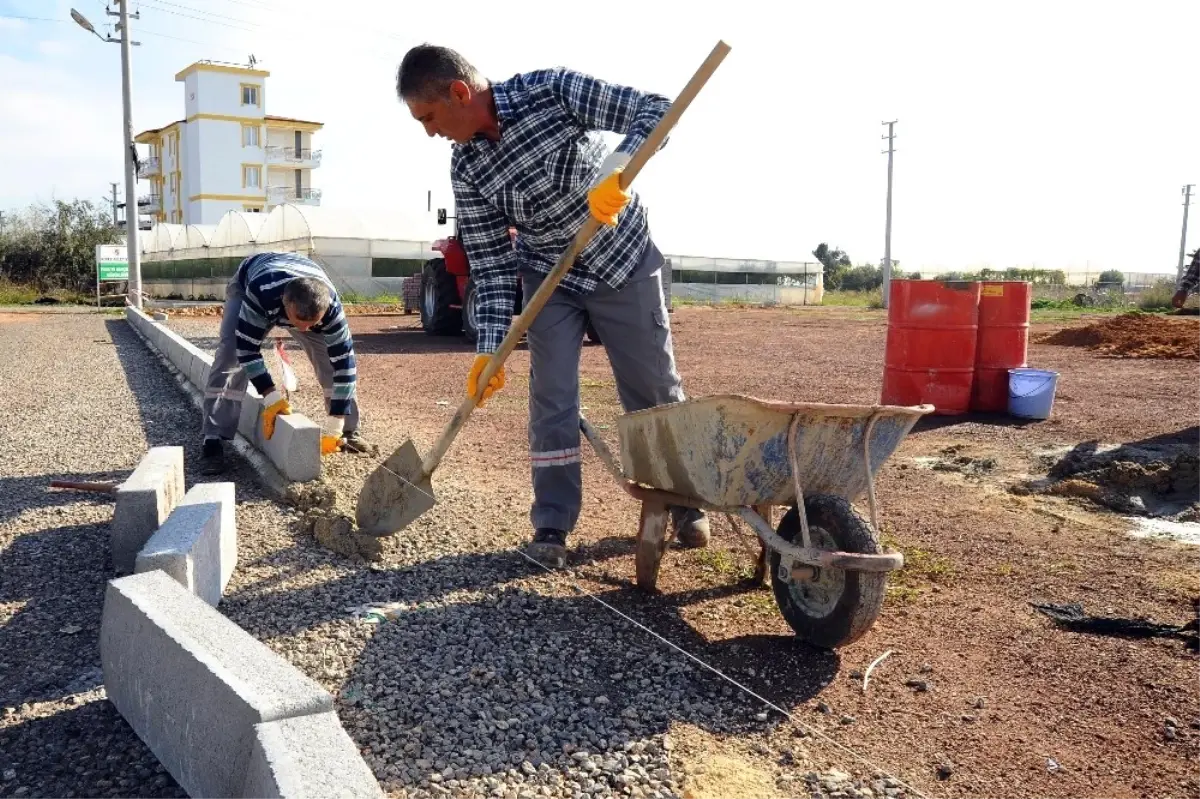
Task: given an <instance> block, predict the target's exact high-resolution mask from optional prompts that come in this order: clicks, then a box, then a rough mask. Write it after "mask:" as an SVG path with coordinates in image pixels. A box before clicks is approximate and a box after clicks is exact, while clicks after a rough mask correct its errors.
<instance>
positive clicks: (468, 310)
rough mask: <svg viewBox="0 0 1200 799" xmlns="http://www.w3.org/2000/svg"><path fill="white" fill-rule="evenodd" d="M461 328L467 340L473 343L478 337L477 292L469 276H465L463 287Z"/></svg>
mask: <svg viewBox="0 0 1200 799" xmlns="http://www.w3.org/2000/svg"><path fill="white" fill-rule="evenodd" d="M462 328H463V335H465V336H466V337H467V341H469V342H471V343H472V344H474V343H475V341H476V340H477V339H478V338H479V292H478V291H476V290H475V281H474V280H472V279H471V278H467V287H466V288H465V289H463V304H462Z"/></svg>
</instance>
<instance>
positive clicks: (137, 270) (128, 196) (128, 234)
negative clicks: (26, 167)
mask: <svg viewBox="0 0 1200 799" xmlns="http://www.w3.org/2000/svg"><path fill="white" fill-rule="evenodd" d="M117 7H118V10H117V11H112V10H110V9H109V7H108V5H107V4H105V6H104V13H105V14H107V15H108V16H110V17H117V18H118V20H119V21H118V22H117V30H118V31H119V32H120V34H121V38H120V39H114V38H113V37H112V36H101V35H100V34H99V33H97V32H96V28H95V26H93V25H92V23H91V22H89V21H88V19H87V17H85V16H84V15H83V14H80V13H79V12H78V11H76V10H75V9H73V8H72V9H71V19H73V20H75V23H76V24H77V25H78V26H79V27H81V28H83V29H84V30H85V31H87V32H88V33H90V34H92V35H93V36H95V37H96V38H97V39H99V40H100V41H102V42H114V43H116V44H119V45H121V106H122V108H121V110H122V117H123V119H122V125H121V147H122V148H123V149H124V150H125V248H126V250H127V251H128V254H127V260H128V262H129V295H127V296H126V298H125V300H126V302H130V303H131V304H132V305H133V306H134V307H135V308H139V309H140V308H141V307H142V248H141V247H140V246H138V212H137V159H136V155H137V151H136V150H135V149H134V143H133V109H132V103H133V81H132V79H131V78H130V76H129V48H130V47H131V46H136V45H139V44H141V42H135V41H133V40H132V39H131V38H130V31H129V20H130V19H141V16H140V15H139V14H136V13H135V14H133V15H132V16H130V14H129V0H117ZM131 208H132V213H130V210H131Z"/></svg>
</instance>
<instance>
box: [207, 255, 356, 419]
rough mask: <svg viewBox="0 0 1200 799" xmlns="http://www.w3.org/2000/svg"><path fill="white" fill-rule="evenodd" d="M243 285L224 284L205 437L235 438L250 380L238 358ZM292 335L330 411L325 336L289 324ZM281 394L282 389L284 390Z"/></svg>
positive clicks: (351, 416) (330, 372) (234, 281)
mask: <svg viewBox="0 0 1200 799" xmlns="http://www.w3.org/2000/svg"><path fill="white" fill-rule="evenodd" d="M242 297H243V294H242V287H241V285H239V284H238V282H237V279H236V278H234V279H231V280H230V281H229V284H228V285H227V286H226V287H225V308H224V310H223V311H222V312H221V338H220V341H219V342H218V343H217V351H216V352H215V353H214V354H213V363H212V368H211V369H209V370H208V385H207V386H206V387H205V389H204V403H203V405H202V406H201V413H202V414H203V417H204V419H203V422H202V425H201V427H202V433H203V435H204V437H205V438H223V439H226V440H232V439H233V436H234V434H235V433H237V428H238V418H239V417H240V416H241V415H242V400H243V399H244V398H245V396H246V386H247V385H248V384H249V382H250V379H249V378H248V377H247V376H246V370H245V369H243V368H242V366H241V364H239V363H238V359H237V321H238V314H239V313H240V312H241V310H242ZM284 329H286V330H287V331H288V332H289V333H291V334H292V338H294V339H295V340H296V341H298V342H300V346H301V347H303V348H304V353H305V355H307V356H308V360H309V362H310V363H312V366H313V371H314V372H316V373H317V382H318V383H320V384H321V388H322V389H323V390H324V392H325V411H326V412H327V413H328V411H329V399H330V397H331V396H333V365H332V364H331V363H330V362H329V350H328V349H327V348H326V346H325V337H324V336H323V335H321V334H320V333H312V332H308V331H305V332H301V331H299V330H297V329H296V328H294V327H290V326H289V327H286V328H284ZM281 393H282V391H281ZM343 429H344V430H345V432H347V433H350V432H352V431H354V430H357V429H358V402H357V401H353V400H352V401H351V402H350V412H349V413H348V414H346V423H345V426H344V428H343Z"/></svg>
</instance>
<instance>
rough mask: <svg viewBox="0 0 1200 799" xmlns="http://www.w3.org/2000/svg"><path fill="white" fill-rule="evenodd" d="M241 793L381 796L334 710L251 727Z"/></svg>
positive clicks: (283, 797)
mask: <svg viewBox="0 0 1200 799" xmlns="http://www.w3.org/2000/svg"><path fill="white" fill-rule="evenodd" d="M254 733H255V736H254V751H253V752H252V754H251V755H250V765H249V767H248V768H247V770H246V784H245V786H244V787H243V789H242V796H245V797H271V799H325V798H326V797H334V796H337V797H346V799H350V797H382V796H383V791H382V790H381V789H380V787H379V783H378V782H377V781H376V780H375V775H374V774H373V773H372V772H371V769H370V768H369V767H368V766H367V764H366V763H365V762H364V761H363V759H362V756H361V755H360V754H359V751H358V746H356V745H355V743H354V741H353V739H351V738H350V736H349V735H348V734H346V731H345V730H344V729H342V725H341V724H340V723H339V722H338V718H337V716H336V715H335V714H334V713H317V714H314V715H311V716H301V717H298V718H291V719H284V720H282V721H269V722H265V723H263V724H256V725H255V727H254Z"/></svg>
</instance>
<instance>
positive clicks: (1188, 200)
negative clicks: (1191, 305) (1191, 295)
mask: <svg viewBox="0 0 1200 799" xmlns="http://www.w3.org/2000/svg"><path fill="white" fill-rule="evenodd" d="M1194 188H1196V184H1195V183H1189V184H1187V185H1186V186H1184V187H1183V233H1182V235H1180V237H1179V266H1177V267H1176V268H1175V282H1176V283H1178V282H1179V281H1180V280H1182V279H1183V255H1184V252H1183V251H1184V250H1186V249H1187V218H1188V206H1189V205H1191V204H1192V189H1194Z"/></svg>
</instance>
